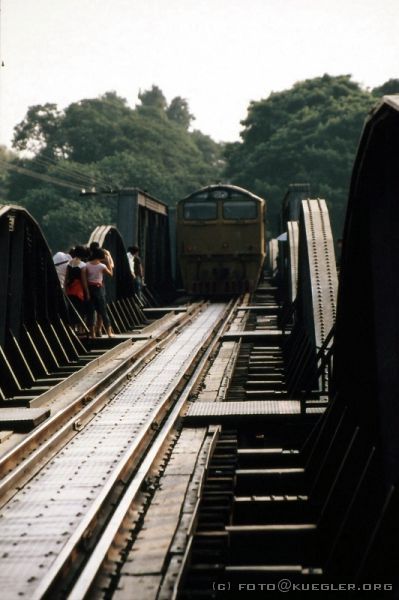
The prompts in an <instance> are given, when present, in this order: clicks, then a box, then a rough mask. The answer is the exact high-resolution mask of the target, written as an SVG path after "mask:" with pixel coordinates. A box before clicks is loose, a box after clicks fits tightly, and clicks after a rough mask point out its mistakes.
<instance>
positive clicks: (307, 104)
mask: <svg viewBox="0 0 399 600" xmlns="http://www.w3.org/2000/svg"><path fill="white" fill-rule="evenodd" d="M374 103H375V98H374V97H373V96H372V94H371V93H370V92H367V91H365V90H362V89H361V88H360V86H359V85H358V84H357V83H356V82H354V81H352V80H351V78H350V76H349V75H341V76H338V77H332V76H329V75H324V76H323V77H317V78H315V79H309V80H306V81H301V82H298V83H296V84H295V85H294V86H293V88H292V89H290V90H285V91H283V92H277V93H271V94H270V96H269V97H268V98H267V99H264V100H260V101H258V102H251V104H250V106H249V108H248V115H247V118H246V119H245V120H244V121H242V124H243V125H244V130H243V132H242V134H241V136H242V142H237V143H234V144H227V146H226V150H225V157H226V161H227V166H226V170H225V175H226V176H227V177H228V178H229V179H230V180H231V181H232V182H233V183H235V184H237V185H241V186H243V187H246V188H249V189H250V190H253V191H254V192H255V193H257V194H259V195H260V196H263V197H264V198H265V199H266V200H267V203H268V227H269V229H270V233H271V234H272V235H275V234H277V233H278V223H279V214H280V209H281V201H282V198H283V196H284V194H285V192H286V190H287V187H288V185H289V184H290V183H310V187H311V195H312V197H325V199H326V200H327V202H328V204H329V206H330V209H331V216H332V222H333V226H334V228H335V231H336V232H337V234H339V233H340V231H341V228H342V225H343V219H344V209H345V206H346V199H347V195H348V187H349V181H350V175H351V170H352V165H353V161H354V157H355V153H356V148H357V144H358V141H359V137H360V134H361V130H362V126H363V122H364V119H365V117H366V115H367V112H368V110H369V109H370V107H371V106H372V105H373V104H374Z"/></svg>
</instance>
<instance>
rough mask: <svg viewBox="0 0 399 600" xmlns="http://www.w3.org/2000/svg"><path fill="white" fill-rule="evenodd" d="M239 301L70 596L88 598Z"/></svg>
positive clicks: (215, 334) (233, 303) (213, 334)
mask: <svg viewBox="0 0 399 600" xmlns="http://www.w3.org/2000/svg"><path fill="white" fill-rule="evenodd" d="M238 303H239V299H237V300H235V301H231V302H230V304H229V306H228V308H227V310H226V315H225V318H224V319H223V321H222V323H221V324H220V326H219V328H218V329H217V331H215V330H213V331H212V332H211V335H210V337H212V340H211V343H210V345H209V346H208V348H207V350H206V351H205V353H204V355H203V356H202V358H201V360H200V362H199V363H198V365H197V366H196V368H195V370H194V372H193V373H192V375H191V377H190V379H189V380H188V381H187V383H186V386H185V388H184V390H183V391H182V393H181V394H180V396H179V399H178V400H177V402H176V404H175V405H174V407H173V409H172V411H171V413H170V414H169V416H168V417H167V420H166V421H165V423H164V425H163V427H162V429H161V430H160V431H159V433H158V435H157V437H156V439H155V441H154V442H153V444H152V446H151V448H150V449H149V451H148V452H147V454H146V456H145V458H144V460H143V462H142V463H141V464H140V467H139V469H138V471H137V472H136V473H135V475H134V477H133V479H132V481H131V482H130V484H129V487H128V488H127V489H126V491H125V493H124V495H123V497H122V499H121V501H120V503H119V504H118V506H117V508H116V510H115V512H114V514H113V515H112V517H111V519H110V521H109V523H108V525H107V526H106V528H105V530H104V531H103V533H102V534H101V538H100V539H99V540H98V542H97V544H96V547H95V548H94V550H93V551H92V553H91V555H90V558H89V560H88V562H87V563H86V565H85V567H84V568H83V570H82V572H81V573H80V575H79V576H78V579H77V581H76V582H75V584H74V586H73V588H72V590H71V591H70V592H69V594H68V600H82V598H85V597H86V594H88V592H89V590H90V588H91V586H92V585H93V583H94V581H95V578H96V576H97V575H98V573H99V571H100V570H101V566H102V565H103V564H104V562H105V561H106V560H107V555H108V553H109V551H112V545H113V543H114V540H115V539H116V538H117V537H118V534H119V531H120V530H121V529H123V528H124V522H125V520H126V519H129V517H128V513H129V509H130V508H131V505H132V504H133V503H134V502H135V500H136V498H137V496H138V494H139V492H140V489H141V488H142V485H143V483H144V481H145V480H146V478H147V477H148V475H149V473H150V472H151V469H152V467H153V465H154V463H155V462H156V461H157V458H158V457H159V455H160V453H161V452H162V451H163V447H164V445H165V442H166V441H167V439H168V437H169V436H170V434H171V431H172V430H173V429H174V427H175V426H176V423H177V421H178V419H179V417H180V415H181V414H182V412H183V411H184V408H185V405H186V403H187V401H188V399H189V397H190V395H191V393H192V390H193V388H195V386H196V385H197V384H198V382H199V380H200V378H201V376H202V374H203V372H204V370H205V367H206V365H207V364H208V362H209V361H210V359H211V358H212V355H213V353H214V352H215V349H216V347H217V345H218V344H219V342H220V339H221V337H222V335H223V333H224V332H225V330H226V329H227V327H228V325H229V323H230V321H231V318H232V316H233V315H234V313H235V311H236V308H237V306H238Z"/></svg>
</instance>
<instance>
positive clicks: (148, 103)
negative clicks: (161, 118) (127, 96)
mask: <svg viewBox="0 0 399 600" xmlns="http://www.w3.org/2000/svg"><path fill="white" fill-rule="evenodd" d="M139 100H140V102H141V105H139V106H138V108H139V109H140V108H153V109H156V110H159V111H160V112H164V111H165V110H166V106H167V102H166V98H165V96H164V95H163V92H162V90H161V89H160V88H159V87H158V86H157V85H153V86H152V88H151V89H150V90H145V91H144V92H140V93H139Z"/></svg>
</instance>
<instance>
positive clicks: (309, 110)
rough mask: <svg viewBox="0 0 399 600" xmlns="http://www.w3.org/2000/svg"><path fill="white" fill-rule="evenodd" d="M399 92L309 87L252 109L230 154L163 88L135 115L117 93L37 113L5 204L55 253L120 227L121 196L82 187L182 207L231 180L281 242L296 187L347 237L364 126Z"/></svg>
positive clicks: (5, 190) (5, 158) (23, 138)
mask: <svg viewBox="0 0 399 600" xmlns="http://www.w3.org/2000/svg"><path fill="white" fill-rule="evenodd" d="M393 93H399V80H398V79H390V80H389V81H387V82H385V83H384V84H382V85H381V86H379V87H376V88H374V89H372V90H365V89H362V88H361V87H360V86H359V85H358V84H357V83H356V82H354V81H353V80H352V79H351V77H350V76H349V75H340V76H336V77H332V76H330V75H324V76H323V77H316V78H314V79H308V80H306V81H301V82H298V83H296V84H295V85H294V86H293V87H292V88H291V89H288V90H284V91H281V92H274V93H271V94H270V96H269V97H268V98H266V99H262V100H258V101H252V102H251V103H250V105H249V107H248V113H247V116H246V118H245V119H244V120H243V121H242V125H243V131H242V134H241V141H240V142H235V143H229V144H217V143H216V142H215V141H214V140H212V138H210V137H209V136H207V135H204V134H203V133H202V132H201V131H199V130H196V129H192V123H193V121H194V120H195V117H194V115H192V114H191V112H190V108H189V105H188V102H187V100H186V99H184V98H182V97H181V96H176V97H175V98H173V99H172V100H171V102H170V103H168V102H167V100H166V98H165V96H164V94H163V92H162V90H161V89H160V88H159V87H157V86H156V85H153V86H152V87H151V89H149V90H144V91H142V92H140V94H139V102H138V104H137V106H135V107H131V106H129V104H128V102H127V100H126V99H124V98H121V97H120V96H118V95H117V94H116V93H115V92H112V91H110V92H107V93H105V94H103V95H102V96H100V97H98V98H90V99H83V100H80V101H79V102H73V103H72V104H70V105H69V106H67V107H66V108H65V109H64V110H61V109H59V108H58V107H57V105H55V104H51V103H47V104H43V105H37V106H31V107H30V108H29V110H28V112H27V114H26V116H25V118H24V120H23V121H22V122H21V123H19V125H17V127H16V128H15V132H14V143H13V145H14V148H15V150H17V151H19V152H20V157H19V158H17V157H16V155H14V154H12V153H10V152H8V151H5V150H1V152H0V200H1V199H3V201H6V202H12V203H17V204H22V205H23V206H26V207H27V208H28V209H29V210H30V211H31V212H32V214H33V216H34V217H36V218H37V219H38V221H39V223H40V224H41V225H42V227H43V228H44V231H45V234H46V237H47V239H48V241H49V244H50V246H51V247H52V248H53V249H54V250H58V249H60V248H64V249H66V248H67V247H68V246H69V245H71V244H73V243H76V242H79V241H85V240H86V239H87V237H88V235H89V233H90V231H91V230H92V229H93V226H94V225H97V224H100V223H114V222H115V220H116V201H115V198H114V196H110V195H107V194H103V195H101V194H99V195H96V196H92V195H89V194H86V195H85V196H80V190H81V189H82V188H84V189H86V190H89V191H90V190H91V189H92V188H95V189H96V190H97V192H98V191H100V190H102V191H107V190H114V189H115V188H120V187H139V188H141V189H144V190H147V191H148V192H149V193H150V194H152V195H154V196H156V197H159V198H160V199H161V200H163V201H165V202H167V203H169V204H171V205H173V204H174V203H175V202H176V201H177V200H178V199H180V198H182V197H184V196H185V195H187V194H188V193H190V192H192V191H194V190H196V189H198V188H199V187H202V186H204V185H208V184H210V183H215V182H217V181H220V180H221V179H222V178H224V179H225V180H227V181H230V182H231V183H234V184H237V185H240V186H242V187H244V188H247V189H249V190H250V191H253V192H255V193H257V194H258V195H260V196H262V197H264V198H265V199H266V200H267V203H268V229H269V234H272V235H275V234H276V233H278V222H279V214H280V207H281V202H282V199H283V197H284V194H285V192H286V190H287V187H288V185H289V184H290V183H309V184H310V186H311V195H312V196H313V197H317V196H318V197H323V198H325V199H326V200H327V203H328V204H329V207H330V214H331V217H332V222H333V227H334V229H335V232H336V235H340V234H341V228H342V224H343V219H344V213H345V206H346V200H347V195H348V188H349V180H350V175H351V170H352V165H353V161H354V158H355V153H356V148H357V144H358V141H359V138H360V134H361V131H362V126H363V123H364V119H365V117H366V115H367V113H368V111H369V110H370V108H371V107H372V106H373V105H374V104H375V103H376V102H377V101H378V99H379V97H380V96H382V95H385V94H393ZM226 102H228V99H226ZM9 169H12V170H9ZM6 173H8V175H6ZM32 175H33V176H34V178H32Z"/></svg>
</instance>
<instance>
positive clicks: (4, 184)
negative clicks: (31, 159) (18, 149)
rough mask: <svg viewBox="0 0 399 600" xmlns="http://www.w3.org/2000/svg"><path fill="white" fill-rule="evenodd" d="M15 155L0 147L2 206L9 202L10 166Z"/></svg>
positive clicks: (0, 196) (0, 200) (0, 197)
mask: <svg viewBox="0 0 399 600" xmlns="http://www.w3.org/2000/svg"><path fill="white" fill-rule="evenodd" d="M13 159H14V155H13V153H12V152H10V151H9V150H7V148H6V147H5V146H0V204H5V203H6V202H7V201H8V200H7V191H8V182H9V170H8V165H9V164H10V163H12V160H13Z"/></svg>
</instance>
